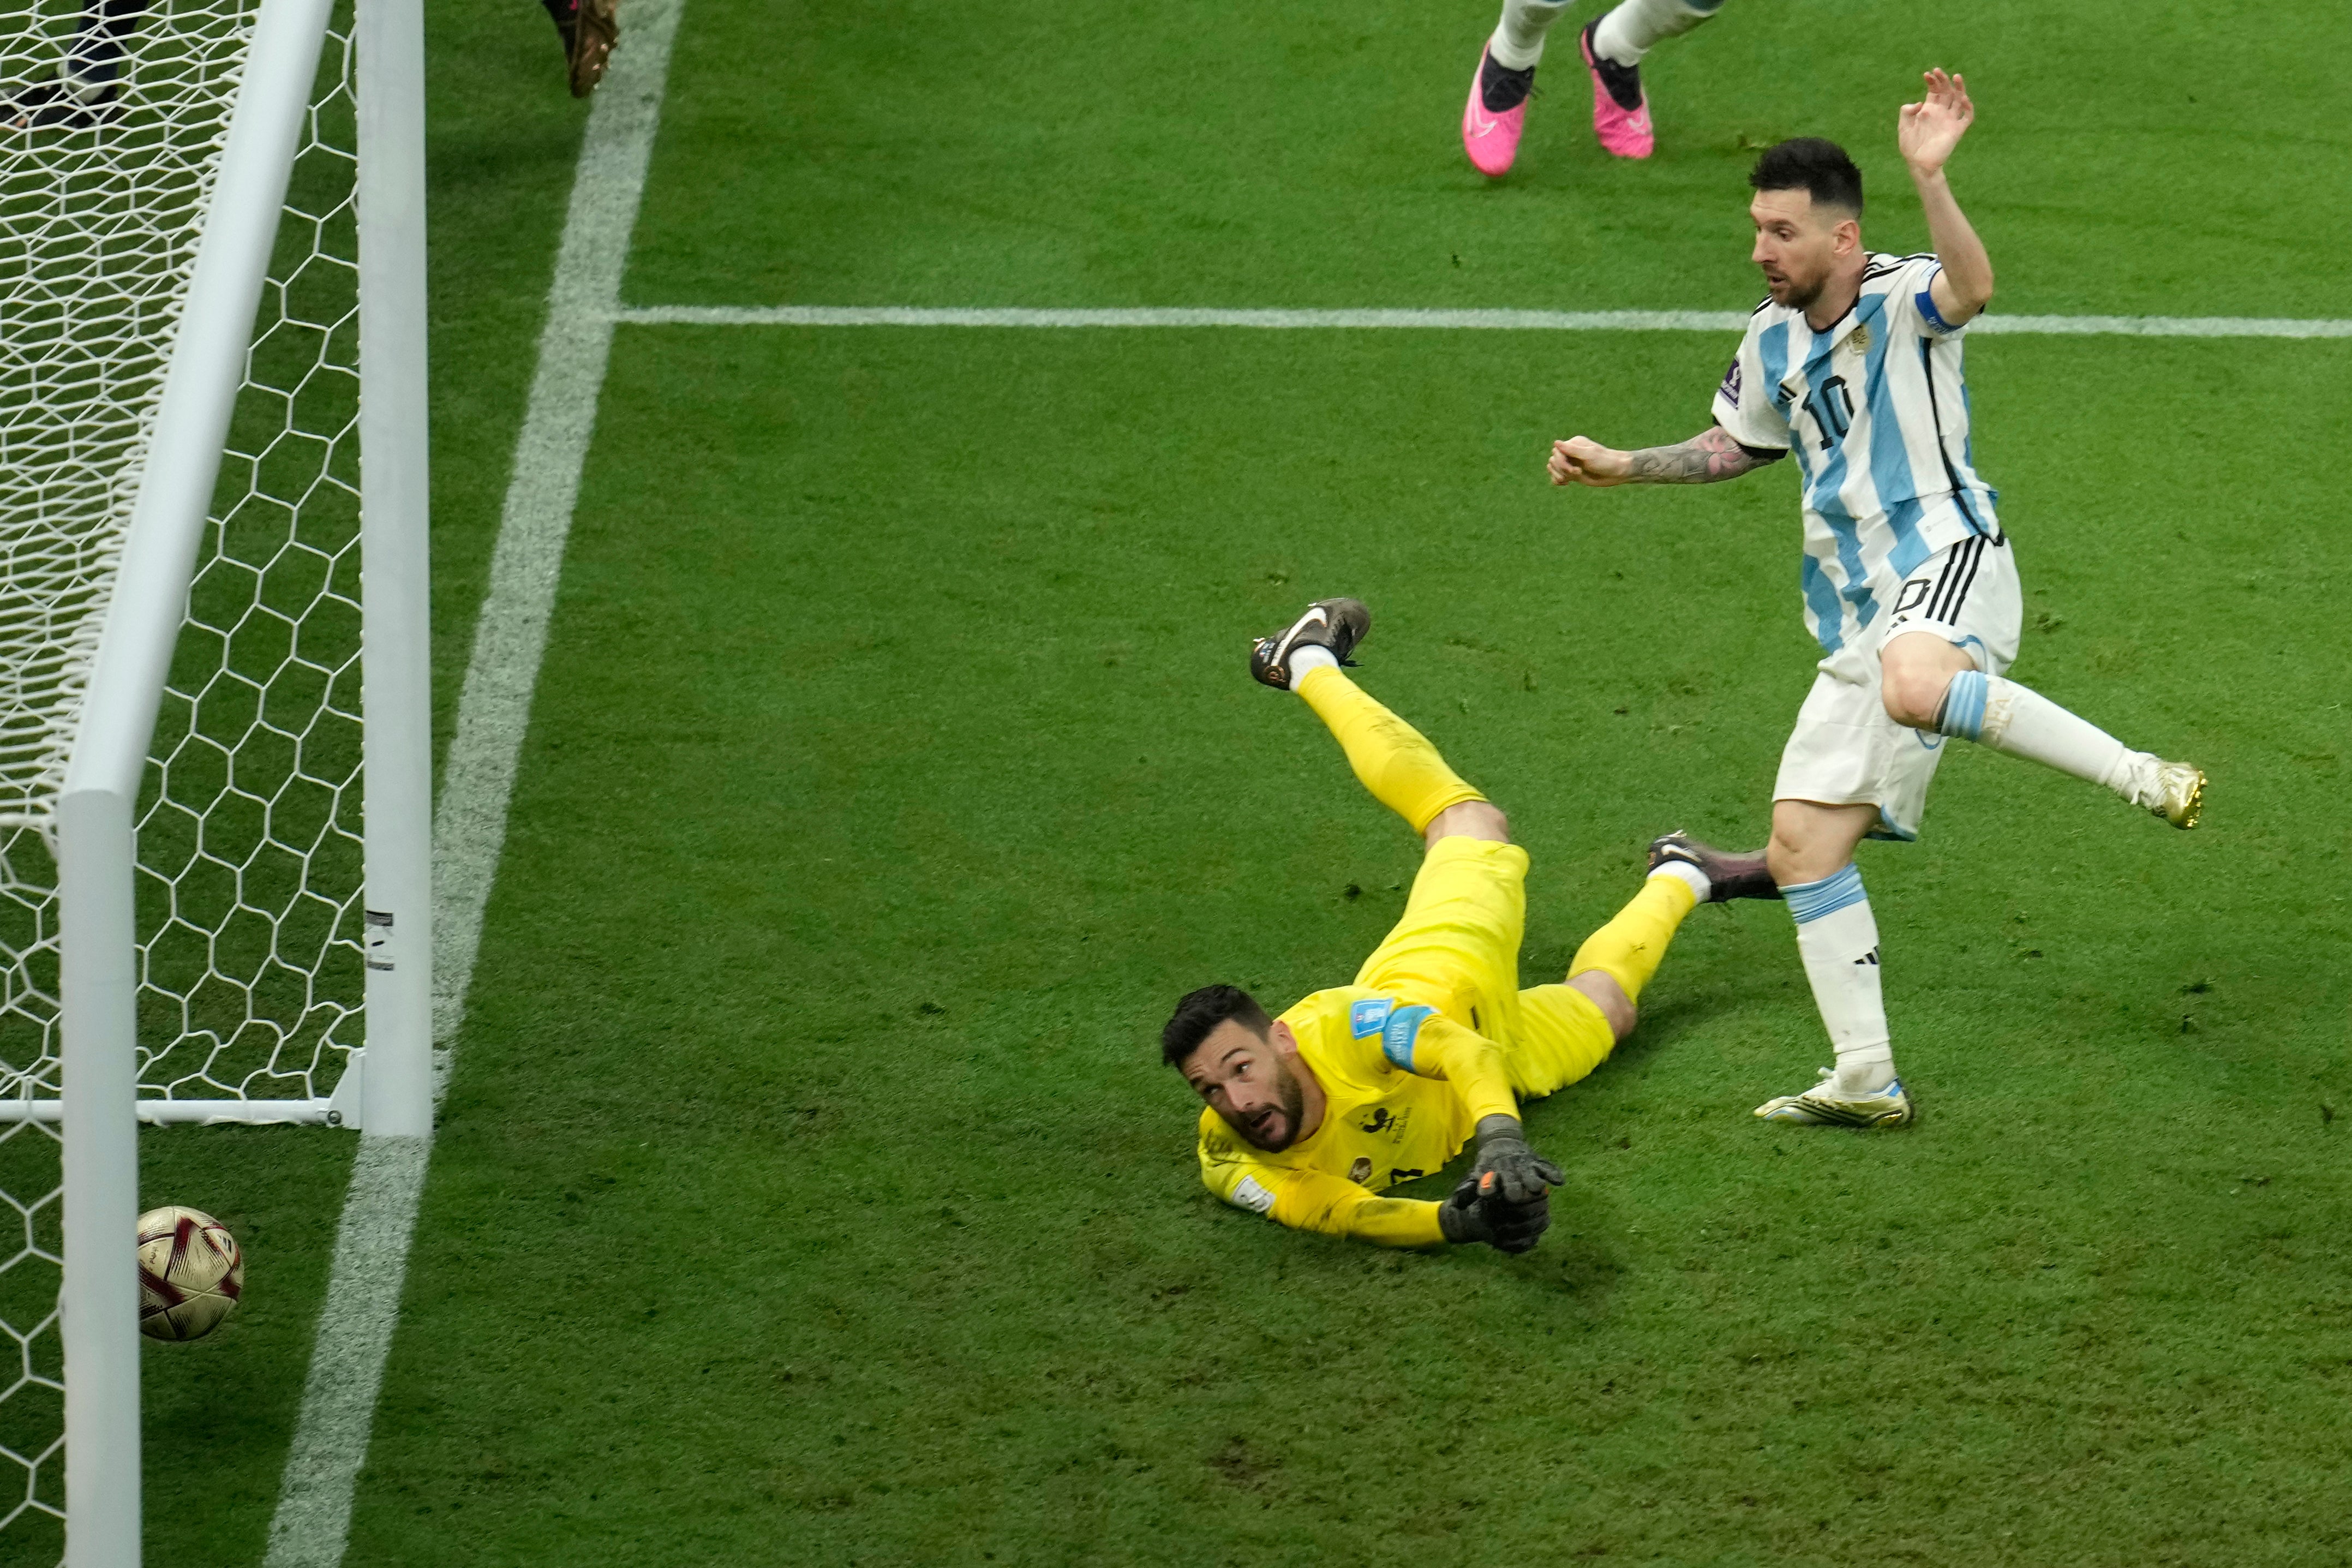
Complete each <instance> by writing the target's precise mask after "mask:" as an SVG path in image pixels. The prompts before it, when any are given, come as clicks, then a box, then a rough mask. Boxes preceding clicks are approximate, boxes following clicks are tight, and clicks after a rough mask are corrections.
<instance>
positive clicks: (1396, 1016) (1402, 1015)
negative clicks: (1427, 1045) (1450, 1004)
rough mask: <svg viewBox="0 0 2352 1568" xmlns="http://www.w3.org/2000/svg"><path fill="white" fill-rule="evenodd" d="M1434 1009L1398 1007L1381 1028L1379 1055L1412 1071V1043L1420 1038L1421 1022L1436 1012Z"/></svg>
mask: <svg viewBox="0 0 2352 1568" xmlns="http://www.w3.org/2000/svg"><path fill="white" fill-rule="evenodd" d="M1436 1011H1437V1009H1436V1008H1434V1007H1421V1006H1413V1007H1399V1008H1397V1009H1395V1010H1394V1011H1393V1012H1391V1013H1390V1014H1389V1019H1388V1022H1387V1023H1386V1024H1384V1025H1382V1026H1381V1055H1382V1056H1384V1057H1386V1058H1389V1060H1391V1061H1392V1062H1394V1063H1395V1064H1396V1065H1397V1066H1399V1067H1401V1068H1403V1069H1404V1070H1405V1071H1407V1072H1411V1071H1412V1046H1413V1042H1414V1041H1415V1040H1417V1039H1419V1038H1420V1037H1421V1025H1422V1021H1423V1019H1425V1018H1427V1017H1428V1016H1430V1015H1431V1014H1433V1013H1434V1012H1436Z"/></svg>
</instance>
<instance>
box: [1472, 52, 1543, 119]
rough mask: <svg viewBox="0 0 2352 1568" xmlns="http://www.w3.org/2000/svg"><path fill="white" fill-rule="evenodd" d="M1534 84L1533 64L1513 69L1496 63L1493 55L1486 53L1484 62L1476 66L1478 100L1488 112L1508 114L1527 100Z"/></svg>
mask: <svg viewBox="0 0 2352 1568" xmlns="http://www.w3.org/2000/svg"><path fill="white" fill-rule="evenodd" d="M1535 85H1536V68H1535V67H1533V66H1529V67H1528V68H1527V69H1525V70H1516V71H1515V70H1512V69H1510V68H1508V67H1506V66H1498V65H1496V63H1495V57H1494V56H1493V55H1488V56H1487V57H1486V63H1485V64H1483V65H1481V66H1480V67H1479V68H1478V101H1479V102H1480V103H1483V104H1485V105H1486V112H1487V113H1489V114H1508V113H1509V112H1510V111H1511V110H1514V109H1517V107H1518V106H1519V105H1521V104H1523V103H1525V102H1526V101H1527V100H1528V93H1530V92H1532V91H1534V90H1535Z"/></svg>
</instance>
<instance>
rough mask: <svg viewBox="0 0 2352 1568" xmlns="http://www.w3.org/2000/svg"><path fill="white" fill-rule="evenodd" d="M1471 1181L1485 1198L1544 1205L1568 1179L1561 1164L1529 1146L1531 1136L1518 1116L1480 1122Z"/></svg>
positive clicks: (1496, 1117) (1480, 1119)
mask: <svg viewBox="0 0 2352 1568" xmlns="http://www.w3.org/2000/svg"><path fill="white" fill-rule="evenodd" d="M1470 1178H1471V1180H1473V1181H1475V1182H1476V1183H1477V1184H1478V1191H1479V1194H1481V1195H1482V1196H1486V1197H1499V1198H1502V1199H1504V1200H1505V1201H1507V1202H1509V1203H1515V1204H1526V1203H1541V1202H1543V1201H1544V1200H1545V1199H1547V1198H1548V1197H1549V1195H1550V1192H1551V1189H1552V1188H1554V1187H1556V1186H1559V1184H1561V1183H1562V1182H1565V1181H1566V1180H1568V1178H1567V1177H1566V1176H1563V1175H1562V1174H1560V1170H1559V1166H1558V1165H1555V1164H1553V1163H1551V1162H1550V1161H1549V1160H1547V1159H1545V1158H1544V1157H1543V1156H1542V1155H1540V1154H1538V1153H1537V1152H1535V1151H1534V1150H1533V1149H1530V1148H1528V1139H1527V1133H1526V1132H1525V1131H1524V1130H1522V1129H1521V1127H1520V1126H1519V1119H1518V1118H1517V1117H1516V1116H1501V1115H1496V1116H1483V1117H1480V1118H1479V1119H1478V1163H1476V1164H1475V1165H1473V1166H1472V1167H1471V1168H1470Z"/></svg>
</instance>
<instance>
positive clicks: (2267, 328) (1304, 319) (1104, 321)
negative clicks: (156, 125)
mask: <svg viewBox="0 0 2352 1568" xmlns="http://www.w3.org/2000/svg"><path fill="white" fill-rule="evenodd" d="M614 321H620V322H623V323H625V324H627V325H630V326H646V327H1047V328H1055V327H1058V328H1106V327H1108V328H1131V327H1241V328H1254V329H1257V330H1260V331H1334V330H1338V331H1362V330H1367V329H1370V330H1380V329H1391V328H1408V329H1410V328H1421V329H1423V330H1429V329H1435V330H1439V331H1514V332H1737V331H1742V330H1744V329H1745V328H1746V327H1747V325H1748V313H1747V312H1746V311H1742V310H1194V309H1184V308H1165V309H1162V308H1142V309H1104V310H1022V309H1017V308H983V309H953V308H944V307H931V306H919V305H635V306H626V307H624V308H623V309H621V310H617V311H615V312H614ZM1985 332H1993V333H1998V334H2001V335H2004V336H2006V335H2011V334H2014V335H2018V336H2032V337H2095V336H2115V337H2132V338H2352V321H2294V320H2291V319H2287V318H2281V317H2268V316H1986V317H1983V318H1981V319H1979V321H1975V322H1973V323H1971V324H1970V326H1969V335H1970V336H1971V337H1974V336H1977V335H1979V334H1981V333H1985Z"/></svg>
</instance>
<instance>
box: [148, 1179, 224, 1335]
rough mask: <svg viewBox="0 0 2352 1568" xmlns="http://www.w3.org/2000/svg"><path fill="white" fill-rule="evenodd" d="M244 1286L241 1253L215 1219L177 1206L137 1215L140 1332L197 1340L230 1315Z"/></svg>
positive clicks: (151, 1210) (222, 1226)
mask: <svg viewBox="0 0 2352 1568" xmlns="http://www.w3.org/2000/svg"><path fill="white" fill-rule="evenodd" d="M244 1290H245V1255H244V1254H243V1253H242V1252H239V1251H238V1250H237V1246H236V1237H233V1236H231V1235H230V1234H229V1233H228V1228H227V1227H226V1226H224V1225H222V1224H221V1222H220V1221H218V1220H216V1219H215V1218H213V1216H212V1215H208V1214H200V1213H198V1212H197V1211H196V1210H194V1209H184V1208H180V1207H178V1206H177V1205H174V1206H173V1207H171V1208H160V1209H150V1210H148V1211H147V1212H146V1213H145V1214H142V1215H140V1216H139V1331H140V1332H141V1333H142V1334H145V1335H146V1336H147V1337H148V1338H150V1339H155V1340H200V1339H202V1338H204V1337H205V1335H206V1334H208V1333H211V1332H212V1331H213V1330H214V1329H215V1328H216V1327H218V1326H219V1324H220V1321H221V1320H222V1319H223V1318H226V1317H227V1316H228V1315H229V1313H230V1311H231V1310H234V1309H235V1308H236V1299H237V1297H238V1296H239V1295H241V1294H243V1292H244Z"/></svg>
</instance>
